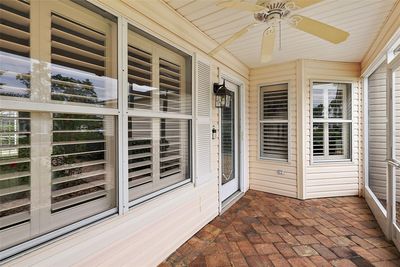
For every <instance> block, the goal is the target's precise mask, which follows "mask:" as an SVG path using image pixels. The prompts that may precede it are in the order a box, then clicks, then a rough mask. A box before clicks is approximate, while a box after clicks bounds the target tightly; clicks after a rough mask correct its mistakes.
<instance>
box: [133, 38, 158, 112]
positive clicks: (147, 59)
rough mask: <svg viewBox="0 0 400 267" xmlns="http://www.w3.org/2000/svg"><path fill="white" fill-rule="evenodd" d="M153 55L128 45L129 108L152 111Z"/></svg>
mask: <svg viewBox="0 0 400 267" xmlns="http://www.w3.org/2000/svg"><path fill="white" fill-rule="evenodd" d="M152 64H153V61H152V55H151V53H149V52H146V51H144V50H142V49H139V48H137V47H135V46H134V45H131V44H128V82H129V96H128V107H129V108H137V109H150V110H151V109H152V90H150V88H151V86H152V85H153V80H152V79H153V78H152V75H153V74H152Z"/></svg>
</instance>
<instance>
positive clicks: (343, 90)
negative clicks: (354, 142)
mask: <svg viewBox="0 0 400 267" xmlns="http://www.w3.org/2000/svg"><path fill="white" fill-rule="evenodd" d="M312 90H313V91H312V103H313V114H312V115H313V117H312V118H313V120H314V121H313V148H312V149H313V156H314V157H315V158H316V159H318V160H329V159H332V160H334V159H350V158H351V146H350V143H351V122H348V120H351V119H352V115H351V112H352V107H351V104H352V101H351V84H350V83H333V82H314V83H313V88H312ZM342 121H343V122H342ZM345 121H347V122H345Z"/></svg>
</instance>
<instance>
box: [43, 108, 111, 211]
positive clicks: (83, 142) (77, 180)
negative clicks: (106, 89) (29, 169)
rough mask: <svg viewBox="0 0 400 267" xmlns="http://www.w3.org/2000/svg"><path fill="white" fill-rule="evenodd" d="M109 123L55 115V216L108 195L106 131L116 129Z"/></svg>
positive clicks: (98, 118)
mask: <svg viewBox="0 0 400 267" xmlns="http://www.w3.org/2000/svg"><path fill="white" fill-rule="evenodd" d="M107 120H109V118H108V117H106V116H103V115H74V114H61V113H54V114H53V118H52V122H53V128H52V155H51V170H52V182H51V184H52V188H51V211H52V212H57V211H60V210H64V209H67V208H71V207H74V206H76V205H79V204H83V203H87V202H90V201H93V200H96V199H99V198H103V197H105V196H106V195H107V188H106V187H107V185H106V184H107V182H108V181H107V180H106V172H107V166H106V165H107V156H108V155H107V142H106V131H107V130H110V127H113V125H112V122H110V121H107ZM110 132H112V131H110Z"/></svg>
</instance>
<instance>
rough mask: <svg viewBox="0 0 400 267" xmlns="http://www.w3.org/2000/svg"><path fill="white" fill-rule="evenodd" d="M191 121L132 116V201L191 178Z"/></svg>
mask: <svg viewBox="0 0 400 267" xmlns="http://www.w3.org/2000/svg"><path fill="white" fill-rule="evenodd" d="M190 124H191V120H184V119H168V118H166V119H164V118H161V119H160V118H143V117H129V123H128V125H129V128H128V141H129V143H128V150H129V152H128V157H129V163H128V171H129V174H128V179H129V199H130V200H134V199H137V198H139V197H142V196H145V195H147V194H149V193H152V192H155V191H158V190H160V189H162V188H165V187H168V186H170V185H173V184H176V183H178V182H181V181H183V180H186V179H190V177H191V174H190V162H191V154H190V134H191V129H190Z"/></svg>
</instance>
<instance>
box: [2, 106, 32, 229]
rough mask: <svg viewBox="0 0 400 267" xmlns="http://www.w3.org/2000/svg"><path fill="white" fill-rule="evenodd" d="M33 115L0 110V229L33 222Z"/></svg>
mask: <svg viewBox="0 0 400 267" xmlns="http://www.w3.org/2000/svg"><path fill="white" fill-rule="evenodd" d="M30 131H31V129H30V113H28V112H17V111H0V230H3V229H6V228H8V227H11V226H15V225H18V224H21V223H23V222H27V221H29V220H30V203H31V200H30V194H31V186H30V184H31V181H30V180H31V173H30V172H31V155H30V153H31V141H30V137H31V132H30Z"/></svg>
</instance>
